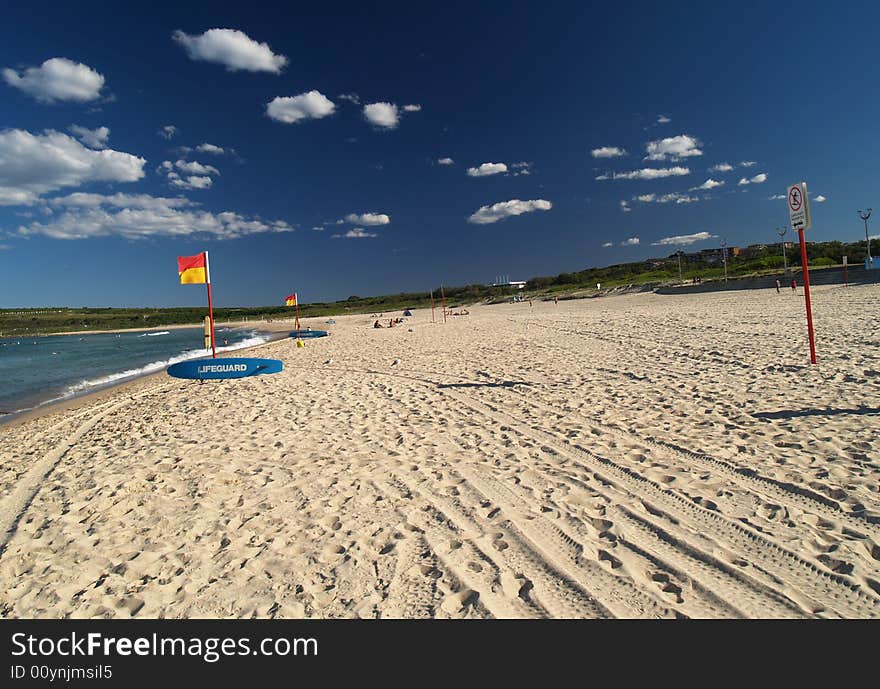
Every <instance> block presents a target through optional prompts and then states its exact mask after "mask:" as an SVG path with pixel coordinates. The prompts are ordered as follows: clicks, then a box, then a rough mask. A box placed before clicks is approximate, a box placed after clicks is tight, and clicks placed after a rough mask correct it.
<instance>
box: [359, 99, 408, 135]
mask: <svg viewBox="0 0 880 689" xmlns="http://www.w3.org/2000/svg"><path fill="white" fill-rule="evenodd" d="M364 117H365V118H366V119H367V121H368V122H369V123H370V124H373V125H375V126H377V127H383V128H385V129H394V128H395V127H397V125H398V124H399V123H400V114H399V112H398V109H397V106H396V105H394V104H393V103H367V105H365V106H364Z"/></svg>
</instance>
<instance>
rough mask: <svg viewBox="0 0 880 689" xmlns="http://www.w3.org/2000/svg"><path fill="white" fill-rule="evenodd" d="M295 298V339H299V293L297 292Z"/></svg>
mask: <svg viewBox="0 0 880 689" xmlns="http://www.w3.org/2000/svg"><path fill="white" fill-rule="evenodd" d="M294 294H296V293H294ZM295 298H296V304H294V306H295V307H296V339H297V340H298V339H299V295H298V294H297V295H296V297H295Z"/></svg>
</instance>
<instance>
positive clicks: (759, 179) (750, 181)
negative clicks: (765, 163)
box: [737, 172, 767, 186]
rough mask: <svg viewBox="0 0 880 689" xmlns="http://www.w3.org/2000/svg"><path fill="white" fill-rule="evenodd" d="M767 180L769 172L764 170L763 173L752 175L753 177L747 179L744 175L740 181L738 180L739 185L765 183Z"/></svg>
mask: <svg viewBox="0 0 880 689" xmlns="http://www.w3.org/2000/svg"><path fill="white" fill-rule="evenodd" d="M766 181H767V173H766V172H762V173H761V174H759V175H755V176H754V177H752V178H751V179H746V178H745V177H743V178H742V179H740V181H739V182H737V185H738V186H743V185H746V184H763V183H764V182H766Z"/></svg>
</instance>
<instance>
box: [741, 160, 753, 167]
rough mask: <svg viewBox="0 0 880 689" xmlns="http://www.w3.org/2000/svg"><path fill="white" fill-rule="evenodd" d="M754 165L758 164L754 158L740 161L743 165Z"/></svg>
mask: <svg viewBox="0 0 880 689" xmlns="http://www.w3.org/2000/svg"><path fill="white" fill-rule="evenodd" d="M754 165H757V163H756V162H755V161H754V160H744V161H742V162H741V163H740V166H742V167H753V166H754Z"/></svg>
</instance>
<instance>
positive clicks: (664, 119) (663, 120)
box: [657, 115, 672, 124]
mask: <svg viewBox="0 0 880 689" xmlns="http://www.w3.org/2000/svg"><path fill="white" fill-rule="evenodd" d="M670 122H672V120H670V119H669V118H668V117H666V115H657V124H669V123H670Z"/></svg>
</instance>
